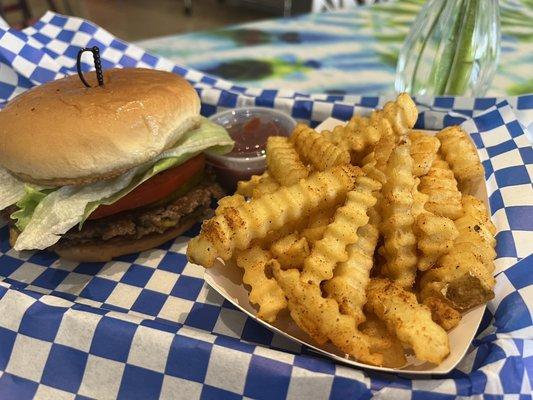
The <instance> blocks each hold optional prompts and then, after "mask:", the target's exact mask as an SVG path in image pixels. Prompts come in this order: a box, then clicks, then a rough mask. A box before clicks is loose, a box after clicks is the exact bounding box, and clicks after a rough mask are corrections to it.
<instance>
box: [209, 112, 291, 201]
mask: <svg viewBox="0 0 533 400" xmlns="http://www.w3.org/2000/svg"><path fill="white" fill-rule="evenodd" d="M225 128H226V130H227V131H228V133H229V135H230V136H231V138H232V139H233V140H234V141H235V145H234V147H233V150H232V151H231V152H230V153H227V154H224V155H223V156H217V157H213V156H210V155H208V163H209V164H211V165H212V166H213V170H214V172H215V174H216V176H217V181H218V182H219V183H220V184H221V185H222V186H223V187H224V189H226V190H227V191H228V193H233V192H234V191H235V189H236V188H237V182H238V181H241V180H248V179H250V177H251V176H252V175H260V174H262V173H263V172H264V170H265V167H266V156H265V154H266V142H267V139H268V137H269V136H279V135H284V136H285V135H288V134H289V133H290V132H284V131H283V130H282V128H281V127H280V126H279V125H278V124H276V121H273V120H271V119H268V120H263V119H262V118H260V117H252V118H250V119H248V120H245V121H242V122H240V121H239V122H234V123H232V124H231V125H228V126H225Z"/></svg>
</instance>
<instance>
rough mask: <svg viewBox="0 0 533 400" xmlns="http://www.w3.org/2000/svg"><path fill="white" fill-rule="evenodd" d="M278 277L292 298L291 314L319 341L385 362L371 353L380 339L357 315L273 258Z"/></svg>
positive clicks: (366, 359)
mask: <svg viewBox="0 0 533 400" xmlns="http://www.w3.org/2000/svg"><path fill="white" fill-rule="evenodd" d="M270 267H271V269H272V273H273V275H274V278H275V279H276V280H277V282H278V284H279V285H280V286H281V288H282V290H283V292H284V293H285V296H286V298H287V300H288V308H289V311H290V314H291V317H292V318H293V320H294V321H295V322H296V324H297V325H298V326H299V327H300V328H301V329H303V330H304V331H305V332H307V334H309V336H311V337H312V338H313V339H314V340H315V341H316V342H318V343H319V344H324V343H325V342H326V341H327V340H328V339H329V340H330V341H331V342H332V343H333V344H334V345H335V346H337V347H338V348H339V349H340V350H342V351H343V352H344V353H346V354H349V355H351V356H353V357H355V358H356V359H358V360H360V361H363V362H366V363H369V364H374V365H381V364H382V362H383V357H382V356H381V355H379V354H375V353H374V354H373V353H371V352H370V348H371V347H372V346H374V345H375V344H376V343H379V340H376V339H374V338H371V337H369V336H366V335H364V334H363V333H361V332H360V331H359V330H358V329H357V327H356V324H355V321H354V319H353V317H351V316H349V315H344V314H341V313H340V311H339V305H338V304H337V302H336V301H335V300H333V299H327V298H324V297H322V293H321V291H320V287H319V286H318V285H315V284H312V283H308V282H305V281H303V280H302V279H301V277H300V273H299V271H298V270H296V269H289V270H286V271H283V270H282V269H281V268H280V266H279V263H278V262H277V261H276V260H272V261H270Z"/></svg>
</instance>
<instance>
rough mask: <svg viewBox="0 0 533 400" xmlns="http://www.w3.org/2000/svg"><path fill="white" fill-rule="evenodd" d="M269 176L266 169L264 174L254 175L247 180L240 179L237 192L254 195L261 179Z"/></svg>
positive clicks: (247, 195)
mask: <svg viewBox="0 0 533 400" xmlns="http://www.w3.org/2000/svg"><path fill="white" fill-rule="evenodd" d="M267 176H268V172H267V171H265V172H264V173H263V174H262V175H252V176H251V177H250V179H248V180H247V181H239V182H238V183H237V190H236V191H235V193H236V194H240V195H241V196H244V197H252V192H253V190H254V189H255V188H256V187H257V185H259V182H260V181H261V179H263V178H266V177H267Z"/></svg>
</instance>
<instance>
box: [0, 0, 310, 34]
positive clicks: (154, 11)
mask: <svg viewBox="0 0 533 400" xmlns="http://www.w3.org/2000/svg"><path fill="white" fill-rule="evenodd" d="M312 7H313V1H312V0H292V1H291V0H149V1H146V0H0V16H1V17H2V18H3V19H5V20H6V21H7V22H8V23H9V24H10V25H12V26H16V27H24V26H27V25H29V24H31V23H32V21H33V20H35V19H38V18H39V17H40V16H41V15H42V14H43V13H44V12H45V11H46V10H53V11H57V12H60V13H62V14H69V15H75V16H79V17H83V18H86V19H89V20H91V21H93V22H95V23H96V24H98V25H100V26H101V27H103V28H105V29H107V30H109V31H110V32H112V33H113V34H115V35H116V36H118V37H120V38H123V39H125V40H129V41H133V40H138V39H146V38H151V37H155V36H163V35H170V34H175V33H185V32H193V31H199V30H206V29H215V28H219V27H221V26H224V25H228V24H237V23H243V22H251V21H256V20H260V19H265V18H272V17H277V16H282V15H295V14H299V13H303V12H309V11H311V9H312Z"/></svg>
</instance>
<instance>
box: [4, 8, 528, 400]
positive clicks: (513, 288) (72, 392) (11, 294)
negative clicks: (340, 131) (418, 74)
mask: <svg viewBox="0 0 533 400" xmlns="http://www.w3.org/2000/svg"><path fill="white" fill-rule="evenodd" d="M93 45H98V46H99V47H100V49H101V53H102V61H103V65H104V68H109V67H112V66H116V65H118V66H144V67H152V68H159V69H165V70H170V71H174V72H175V73H178V74H181V75H184V76H185V77H186V78H187V79H189V80H190V81H191V82H192V83H193V84H194V85H195V87H196V88H197V89H198V91H199V93H200V95H201V98H202V112H203V113H204V115H209V114H212V113H213V112H215V111H217V110H220V109H222V108H229V107H235V106H239V105H245V104H254V105H262V106H267V107H276V108H278V109H282V110H285V111H286V112H288V113H290V114H291V115H293V116H294V117H296V118H298V119H302V120H307V121H311V122H312V123H318V122H320V121H322V120H323V119H325V118H326V117H329V116H333V117H336V118H340V119H347V118H348V117H350V116H351V115H352V114H353V113H354V112H355V111H357V112H365V111H368V110H369V109H370V108H372V107H375V106H379V105H381V104H383V102H384V101H385V100H386V99H384V98H378V97H360V96H349V95H346V96H328V95H306V94H301V93H295V92H291V91H284V90H279V91H276V90H260V89H247V88H245V87H240V86H236V85H233V84H232V83H230V82H227V81H223V80H219V79H216V78H214V77H210V76H207V75H204V74H202V73H199V72H197V71H194V70H189V69H186V68H184V67H181V66H177V65H174V64H172V63H170V62H169V61H167V60H165V59H161V58H157V57H154V56H152V55H150V54H147V53H145V52H144V51H143V50H141V49H139V48H138V47H136V46H133V45H130V44H128V43H125V42H122V41H120V40H118V39H116V38H114V37H113V36H112V35H111V34H109V33H108V32H105V31H104V30H102V29H100V28H98V27H97V26H95V25H93V24H91V23H89V22H86V21H83V20H80V19H76V18H66V17H63V16H60V15H56V14H53V13H49V14H47V15H46V16H45V17H44V18H43V19H41V20H40V21H39V22H38V23H37V24H36V25H35V26H33V27H31V28H28V29H27V30H25V31H24V32H20V31H15V30H9V29H5V28H2V27H1V26H0V102H3V103H4V104H5V102H6V101H7V100H9V99H10V98H12V97H13V96H14V95H16V94H18V93H20V92H22V91H24V90H26V89H28V88H30V87H32V86H34V85H37V84H40V83H43V82H46V81H49V80H51V79H54V78H57V77H60V76H63V75H64V74H70V73H73V72H74V70H75V57H76V54H77V51H78V49H79V48H80V47H87V46H93ZM85 67H86V68H88V67H89V66H88V65H85ZM417 101H418V102H419V104H420V108H421V110H423V112H422V113H421V115H420V118H419V121H418V126H419V127H420V128H427V129H438V128H440V127H442V126H445V125H449V124H452V123H462V124H463V127H464V128H465V129H466V130H467V131H468V132H469V133H470V134H471V135H472V137H473V139H474V141H475V143H476V145H477V147H478V150H479V154H480V158H481V160H482V162H483V165H484V167H485V171H486V181H487V189H488V193H489V199H490V204H491V211H492V216H493V220H494V223H495V224H496V226H497V228H498V234H497V239H498V247H497V253H498V258H497V268H498V276H497V285H496V298H495V299H494V300H493V301H491V302H490V303H489V305H488V308H487V311H486V313H485V316H484V319H483V322H482V324H481V327H480V328H479V332H478V335H477V337H476V339H475V340H474V342H473V343H472V346H471V348H470V349H469V351H468V354H467V355H466V357H465V358H464V359H463V361H462V362H461V363H460V365H459V366H458V368H457V369H455V370H454V371H453V372H452V373H450V374H449V375H447V376H438V377H437V376H436V377H433V378H432V379H416V378H415V377H408V376H402V375H398V374H378V373H373V372H368V371H364V370H357V369H353V368H348V367H346V366H342V365H338V364H335V363H334V362H332V361H331V360H328V359H325V358H322V357H320V356H318V355H316V354H315V353H313V352H311V351H309V350H308V349H306V348H305V347H301V346H300V345H298V344H295V343H292V342H289V341H288V340H287V339H285V338H283V337H281V336H279V335H277V334H273V333H272V332H270V331H269V330H267V329H265V328H264V327H262V326H259V325H258V324H257V323H255V322H254V321H252V320H251V319H249V318H247V317H246V316H245V315H244V314H243V313H241V312H239V311H237V310H236V309H235V308H234V307H233V306H232V305H231V304H230V303H229V302H227V301H224V300H223V299H222V298H221V297H220V296H219V295H218V294H217V293H216V292H214V291H212V290H210V289H209V288H208V287H207V286H206V285H205V283H204V281H203V278H202V276H203V270H202V268H201V267H198V266H196V265H192V264H189V263H187V260H186V257H185V254H184V253H185V247H186V243H187V240H188V238H189V237H191V236H192V235H194V234H195V233H196V232H197V230H198V227H196V228H194V229H192V230H191V231H189V232H187V233H186V234H185V235H184V236H183V237H181V238H179V239H177V240H175V241H172V242H169V243H167V244H165V245H163V246H161V247H159V248H157V249H154V250H151V251H147V252H144V253H141V254H134V255H130V256H125V257H121V258H120V259H118V260H116V261H113V262H109V263H73V262H67V261H64V260H60V259H58V258H57V257H56V256H55V255H54V254H51V253H47V252H35V253H33V252H22V253H17V252H15V251H13V250H12V249H11V248H10V246H9V244H8V232H7V228H6V227H5V226H4V227H3V228H0V399H26V398H34V397H35V398H41V399H74V398H80V399H81V398H97V399H105V398H116V397H118V398H123V399H134V398H139V399H150V398H157V397H161V398H183V399H194V398H202V399H240V398H259V399H275V398H292V399H307V398H358V397H359V398H369V397H371V396H372V395H374V396H376V397H378V398H379V397H382V398H385V397H387V398H402V399H403V398H413V399H426V398H427V399H433V398H436V397H438V398H442V399H445V398H446V399H447V398H450V399H451V398H455V397H456V396H474V395H477V396H479V395H481V394H483V393H485V394H487V395H490V396H493V397H494V398H498V397H502V396H504V395H510V396H512V397H511V398H516V399H519V398H520V399H527V398H530V393H531V379H532V378H533V332H532V314H533V290H532V288H533V274H532V273H531V271H532V268H533V256H532V255H531V254H532V249H533V189H532V186H531V177H532V175H533V167H532V165H533V149H532V147H531V144H530V142H529V140H528V138H527V135H526V131H525V129H524V126H527V125H529V124H530V123H531V120H533V118H531V119H529V117H530V116H531V111H532V110H533V96H523V97H518V98H509V99H495V98H484V99H471V100H470V99H459V98H437V99H417ZM443 110H446V111H445V112H443ZM450 110H454V111H450ZM518 113H520V114H518ZM517 115H519V118H517ZM472 116H473V118H470V117H472Z"/></svg>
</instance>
